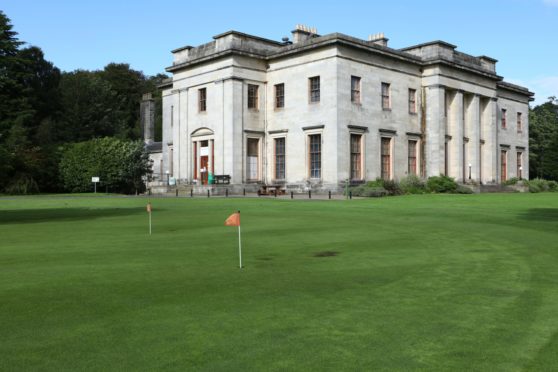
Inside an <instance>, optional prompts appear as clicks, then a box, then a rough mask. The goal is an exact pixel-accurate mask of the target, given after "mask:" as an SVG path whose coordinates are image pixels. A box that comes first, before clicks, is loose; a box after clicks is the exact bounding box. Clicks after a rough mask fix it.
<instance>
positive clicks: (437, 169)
mask: <svg viewBox="0 0 558 372" xmlns="http://www.w3.org/2000/svg"><path fill="white" fill-rule="evenodd" d="M444 100H445V89H444V87H443V86H440V85H433V86H430V87H426V133H425V138H426V144H425V147H426V151H425V157H426V162H425V163H426V177H432V176H439V175H440V174H442V173H444V141H445V120H446V118H445V116H444Z"/></svg>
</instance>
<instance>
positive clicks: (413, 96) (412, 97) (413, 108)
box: [409, 89, 417, 114]
mask: <svg viewBox="0 0 558 372" xmlns="http://www.w3.org/2000/svg"><path fill="white" fill-rule="evenodd" d="M409 113H411V114H416V113H417V91H416V89H409Z"/></svg>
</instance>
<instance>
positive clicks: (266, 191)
mask: <svg viewBox="0 0 558 372" xmlns="http://www.w3.org/2000/svg"><path fill="white" fill-rule="evenodd" d="M258 195H285V189H284V188H283V186H282V185H262V186H261V187H260V189H259V190H258Z"/></svg>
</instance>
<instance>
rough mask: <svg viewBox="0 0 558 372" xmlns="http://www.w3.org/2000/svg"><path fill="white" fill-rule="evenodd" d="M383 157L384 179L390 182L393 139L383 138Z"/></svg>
mask: <svg viewBox="0 0 558 372" xmlns="http://www.w3.org/2000/svg"><path fill="white" fill-rule="evenodd" d="M381 157H382V178H383V179H384V180H389V179H390V178H391V138H382V146H381Z"/></svg>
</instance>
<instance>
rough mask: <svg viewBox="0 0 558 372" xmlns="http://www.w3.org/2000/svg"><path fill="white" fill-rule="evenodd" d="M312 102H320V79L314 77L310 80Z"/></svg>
mask: <svg viewBox="0 0 558 372" xmlns="http://www.w3.org/2000/svg"><path fill="white" fill-rule="evenodd" d="M308 85H309V91H310V102H320V77H319V76H314V77H311V78H310V79H308Z"/></svg>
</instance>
